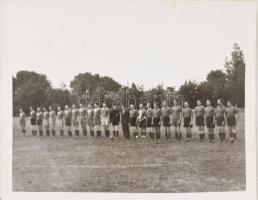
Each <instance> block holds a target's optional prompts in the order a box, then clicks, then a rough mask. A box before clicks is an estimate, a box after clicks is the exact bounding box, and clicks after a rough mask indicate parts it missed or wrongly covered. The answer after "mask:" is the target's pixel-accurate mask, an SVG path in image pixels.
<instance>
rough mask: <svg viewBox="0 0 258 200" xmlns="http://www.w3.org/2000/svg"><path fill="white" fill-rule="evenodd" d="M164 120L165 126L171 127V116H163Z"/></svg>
mask: <svg viewBox="0 0 258 200" xmlns="http://www.w3.org/2000/svg"><path fill="white" fill-rule="evenodd" d="M162 120H163V126H164V127H170V118H169V116H167V117H163V118H162Z"/></svg>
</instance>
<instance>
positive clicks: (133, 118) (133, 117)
mask: <svg viewBox="0 0 258 200" xmlns="http://www.w3.org/2000/svg"><path fill="white" fill-rule="evenodd" d="M137 116H138V112H137V110H136V109H135V108H134V105H130V111H129V121H130V129H131V130H130V131H131V132H133V136H134V139H137V138H138V131H137Z"/></svg>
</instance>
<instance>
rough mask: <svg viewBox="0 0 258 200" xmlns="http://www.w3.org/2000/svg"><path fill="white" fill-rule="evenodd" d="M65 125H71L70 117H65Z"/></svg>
mask: <svg viewBox="0 0 258 200" xmlns="http://www.w3.org/2000/svg"><path fill="white" fill-rule="evenodd" d="M65 125H66V126H71V125H72V119H71V118H65Z"/></svg>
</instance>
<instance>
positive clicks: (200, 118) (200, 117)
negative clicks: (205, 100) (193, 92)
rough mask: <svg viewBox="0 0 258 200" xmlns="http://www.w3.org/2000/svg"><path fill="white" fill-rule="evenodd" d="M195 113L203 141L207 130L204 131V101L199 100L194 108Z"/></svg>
mask: <svg viewBox="0 0 258 200" xmlns="http://www.w3.org/2000/svg"><path fill="white" fill-rule="evenodd" d="M194 114H195V124H196V126H197V127H198V131H199V137H200V141H201V142H202V141H203V140H204V139H205V131H204V115H205V108H204V106H202V102H201V101H200V100H197V106H196V107H195V109H194Z"/></svg>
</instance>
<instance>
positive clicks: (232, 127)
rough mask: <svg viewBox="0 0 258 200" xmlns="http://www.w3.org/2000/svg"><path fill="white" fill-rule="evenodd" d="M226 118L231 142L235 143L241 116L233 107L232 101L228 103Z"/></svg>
mask: <svg viewBox="0 0 258 200" xmlns="http://www.w3.org/2000/svg"><path fill="white" fill-rule="evenodd" d="M226 117H227V127H228V132H229V137H230V141H231V142H232V143H234V142H235V141H236V138H237V132H236V125H237V122H238V119H239V115H238V110H237V108H236V107H234V106H233V104H232V102H231V101H228V102H227V108H226Z"/></svg>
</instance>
